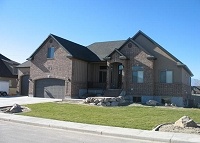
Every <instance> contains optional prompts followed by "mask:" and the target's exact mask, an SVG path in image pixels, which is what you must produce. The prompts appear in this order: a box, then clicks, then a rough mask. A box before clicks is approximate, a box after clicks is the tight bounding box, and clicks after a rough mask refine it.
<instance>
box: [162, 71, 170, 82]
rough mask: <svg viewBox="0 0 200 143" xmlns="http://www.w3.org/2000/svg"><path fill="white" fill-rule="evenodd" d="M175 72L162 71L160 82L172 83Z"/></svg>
mask: <svg viewBox="0 0 200 143" xmlns="http://www.w3.org/2000/svg"><path fill="white" fill-rule="evenodd" d="M172 77H173V72H172V71H161V72H160V82H161V83H172Z"/></svg>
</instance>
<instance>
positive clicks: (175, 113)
mask: <svg viewBox="0 0 200 143" xmlns="http://www.w3.org/2000/svg"><path fill="white" fill-rule="evenodd" d="M27 107H29V108H31V110H32V111H31V112H27V113H22V115H27V116H34V117H42V118H50V119H56V120H62V121H72V122H79V123H88V124H98V125H107V126H117V127H125V128H135V129H145V130H151V129H152V128H153V127H155V126H156V125H158V124H162V123H168V122H175V121H176V120H178V119H179V118H180V117H182V116H184V115H187V116H189V117H191V118H192V119H193V120H194V121H195V122H198V123H200V109H183V108H179V109H177V108H176V109H174V108H173V109H172V108H158V107H136V106H127V107H125V106H124V107H96V106H86V105H78V104H67V103H66V104H62V103H41V104H32V105H27Z"/></svg>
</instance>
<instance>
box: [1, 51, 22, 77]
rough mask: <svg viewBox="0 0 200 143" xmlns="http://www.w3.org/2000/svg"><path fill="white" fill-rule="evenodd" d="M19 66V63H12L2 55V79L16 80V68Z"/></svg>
mask: <svg viewBox="0 0 200 143" xmlns="http://www.w3.org/2000/svg"><path fill="white" fill-rule="evenodd" d="M17 65H19V63H17V62H15V61H12V60H10V59H8V58H7V57H5V56H4V55H2V54H0V67H1V68H0V77H11V78H12V77H14V78H16V77H17V76H16V75H17V72H16V69H15V67H16V66H17Z"/></svg>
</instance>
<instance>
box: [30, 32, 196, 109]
mask: <svg viewBox="0 0 200 143" xmlns="http://www.w3.org/2000/svg"><path fill="white" fill-rule="evenodd" d="M28 60H29V61H30V62H31V66H30V82H29V95H30V96H36V97H38V96H39V97H51V98H66V97H71V98H77V97H78V96H81V95H83V94H85V93H87V92H93V93H99V91H100V93H101V94H103V96H118V95H130V96H129V97H131V98H132V99H133V101H134V102H140V101H141V102H142V103H145V102H146V101H148V100H150V99H153V100H157V101H159V102H163V103H164V102H173V103H175V104H177V105H178V106H186V104H187V100H188V99H189V98H190V95H191V86H190V85H191V76H193V74H192V72H191V71H190V70H189V69H188V67H187V66H186V65H184V64H183V63H182V62H181V61H179V60H178V59H177V58H176V57H174V56H173V55H172V54H170V53H169V52H168V51H166V50H165V49H164V48H163V47H162V46H160V45H159V44H157V43H156V42H155V41H154V40H152V39H151V38H150V37H148V36H147V35H146V34H144V33H143V32H142V31H139V32H138V33H136V34H135V35H134V36H133V37H132V38H128V39H127V40H121V41H109V42H97V43H93V44H91V45H89V46H88V47H84V46H82V45H79V44H76V43H74V42H71V41H68V40H66V39H63V38H61V37H58V36H55V35H53V34H50V35H49V36H48V38H47V39H46V40H45V41H44V42H43V43H42V44H41V46H40V47H39V48H38V49H37V50H36V51H35V52H34V53H33V54H32V55H31V56H30V58H29V59H28Z"/></svg>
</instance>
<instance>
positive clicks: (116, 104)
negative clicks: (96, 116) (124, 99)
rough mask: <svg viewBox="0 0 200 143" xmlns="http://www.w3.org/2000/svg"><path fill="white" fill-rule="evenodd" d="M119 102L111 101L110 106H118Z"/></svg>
mask: <svg viewBox="0 0 200 143" xmlns="http://www.w3.org/2000/svg"><path fill="white" fill-rule="evenodd" d="M118 104H119V102H116V101H115V102H111V104H110V106H118Z"/></svg>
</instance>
